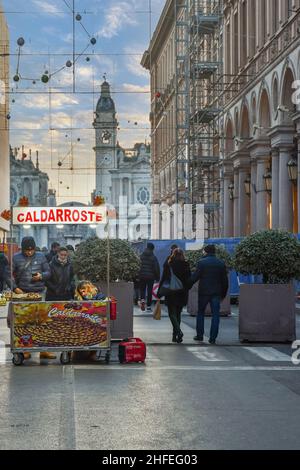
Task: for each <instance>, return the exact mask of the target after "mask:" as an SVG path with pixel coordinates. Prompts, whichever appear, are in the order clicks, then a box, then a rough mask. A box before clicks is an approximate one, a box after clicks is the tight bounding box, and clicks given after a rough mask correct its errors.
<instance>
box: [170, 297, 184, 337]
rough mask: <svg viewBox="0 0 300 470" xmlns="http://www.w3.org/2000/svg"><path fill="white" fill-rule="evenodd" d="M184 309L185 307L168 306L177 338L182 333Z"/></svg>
mask: <svg viewBox="0 0 300 470" xmlns="http://www.w3.org/2000/svg"><path fill="white" fill-rule="evenodd" d="M182 308H183V307H179V306H178V305H172V304H171V305H168V312H169V317H170V320H171V323H172V326H173V336H177V335H179V333H180V332H181V329H180V323H181V312H182Z"/></svg>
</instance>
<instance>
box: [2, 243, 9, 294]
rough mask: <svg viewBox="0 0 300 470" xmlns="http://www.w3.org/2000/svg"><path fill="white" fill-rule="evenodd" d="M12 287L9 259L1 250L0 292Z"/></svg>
mask: <svg viewBox="0 0 300 470" xmlns="http://www.w3.org/2000/svg"><path fill="white" fill-rule="evenodd" d="M6 286H7V287H9V288H11V275H10V268H9V263H8V259H7V258H6V256H5V254H4V252H3V251H0V292H2V291H3V290H4V289H5V288H6Z"/></svg>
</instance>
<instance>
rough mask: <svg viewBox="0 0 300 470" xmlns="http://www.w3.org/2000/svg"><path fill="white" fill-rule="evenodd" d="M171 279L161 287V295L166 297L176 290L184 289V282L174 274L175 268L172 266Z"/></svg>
mask: <svg viewBox="0 0 300 470" xmlns="http://www.w3.org/2000/svg"><path fill="white" fill-rule="evenodd" d="M170 271H171V279H170V281H165V282H164V283H163V284H162V285H161V287H160V289H159V295H160V297H165V296H166V295H170V294H174V293H175V292H180V291H182V290H183V284H182V282H181V280H180V279H178V277H177V276H176V275H175V274H174V272H173V269H172V268H171V267H170Z"/></svg>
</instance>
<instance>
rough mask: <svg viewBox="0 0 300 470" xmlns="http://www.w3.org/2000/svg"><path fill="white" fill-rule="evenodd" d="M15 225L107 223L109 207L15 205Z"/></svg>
mask: <svg viewBox="0 0 300 470" xmlns="http://www.w3.org/2000/svg"><path fill="white" fill-rule="evenodd" d="M12 219H13V225H65V224H68V225H70V224H72V225H73V224H74V225H78V224H81V225H86V224H87V225H98V224H106V223H107V208H106V207H105V206H96V207H14V208H13V218H12Z"/></svg>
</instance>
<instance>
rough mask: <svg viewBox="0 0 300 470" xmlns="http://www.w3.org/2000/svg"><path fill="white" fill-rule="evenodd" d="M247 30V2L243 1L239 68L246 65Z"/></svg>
mask: <svg viewBox="0 0 300 470" xmlns="http://www.w3.org/2000/svg"><path fill="white" fill-rule="evenodd" d="M247 40H248V28H247V1H246V0H245V1H244V2H243V5H242V50H241V66H242V67H243V66H244V65H245V64H246V60H247V56H248V50H247Z"/></svg>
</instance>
